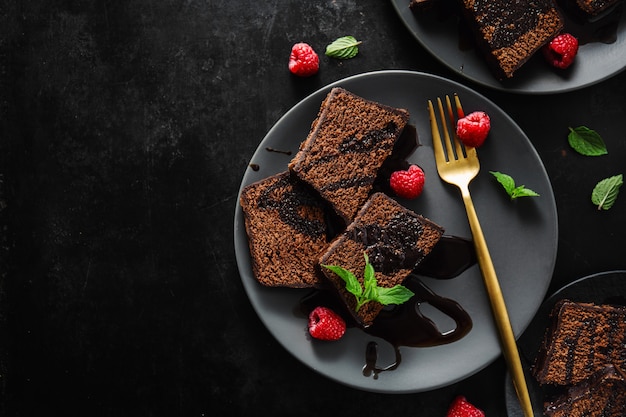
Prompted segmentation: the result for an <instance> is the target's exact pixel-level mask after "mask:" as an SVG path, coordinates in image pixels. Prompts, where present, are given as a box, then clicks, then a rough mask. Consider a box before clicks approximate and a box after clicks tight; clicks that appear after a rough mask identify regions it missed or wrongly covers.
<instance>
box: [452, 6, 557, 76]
mask: <svg viewBox="0 0 626 417" xmlns="http://www.w3.org/2000/svg"><path fill="white" fill-rule="evenodd" d="M458 1H459V3H460V4H461V13H462V16H463V18H464V19H465V21H466V23H467V24H468V26H469V28H470V29H471V31H472V32H473V34H474V37H475V39H476V43H477V46H478V48H479V49H480V50H481V52H482V54H483V55H484V57H485V59H486V61H487V64H488V66H489V67H490V68H491V70H492V71H493V73H494V75H495V76H496V78H498V79H505V78H512V77H513V75H514V74H515V72H516V71H517V70H518V69H519V68H521V67H522V66H523V65H524V64H525V63H526V62H527V61H528V60H529V59H530V58H531V57H532V56H533V55H534V54H535V53H536V52H537V51H538V50H539V49H540V48H541V47H542V46H543V45H545V44H546V43H547V42H549V41H550V40H551V39H552V38H554V37H555V36H557V35H558V34H559V32H561V30H562V29H563V17H562V15H561V13H560V11H559V10H558V8H557V6H556V4H555V2H554V1H553V0H458Z"/></svg>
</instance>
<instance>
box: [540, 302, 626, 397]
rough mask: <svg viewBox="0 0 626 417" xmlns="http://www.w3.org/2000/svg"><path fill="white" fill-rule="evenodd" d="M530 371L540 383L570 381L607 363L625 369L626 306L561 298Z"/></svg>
mask: <svg viewBox="0 0 626 417" xmlns="http://www.w3.org/2000/svg"><path fill="white" fill-rule="evenodd" d="M551 321H552V322H551V326H550V328H549V329H548V330H547V331H546V334H545V337H544V340H543V341H542V344H541V346H540V349H539V352H538V355H537V358H536V362H535V365H534V367H533V374H534V376H535V378H536V379H537V381H538V382H539V384H541V385H561V386H562V385H573V384H578V383H580V382H582V381H584V380H587V379H588V378H590V377H591V376H593V375H594V374H596V373H597V372H598V371H600V370H602V369H604V368H605V367H606V366H607V365H613V366H615V367H616V368H618V369H619V370H620V371H621V372H626V308H624V307H618V306H613V305H608V304H603V305H597V304H593V303H578V302H573V301H570V300H566V299H565V300H560V301H559V302H557V303H556V304H555V306H554V308H553V310H552V312H551Z"/></svg>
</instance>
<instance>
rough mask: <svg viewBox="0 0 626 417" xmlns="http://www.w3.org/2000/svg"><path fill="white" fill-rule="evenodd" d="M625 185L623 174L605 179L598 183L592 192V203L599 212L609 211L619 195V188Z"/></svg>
mask: <svg viewBox="0 0 626 417" xmlns="http://www.w3.org/2000/svg"><path fill="white" fill-rule="evenodd" d="M623 183H624V178H623V176H622V174H619V175H614V176H612V177H609V178H605V179H603V180H602V181H600V182H598V183H597V184H596V186H595V187H594V188H593V191H592V192H591V202H592V203H593V204H595V205H596V206H597V207H598V210H608V209H610V208H611V207H612V206H613V203H615V200H617V194H619V187H621V186H622V184H623Z"/></svg>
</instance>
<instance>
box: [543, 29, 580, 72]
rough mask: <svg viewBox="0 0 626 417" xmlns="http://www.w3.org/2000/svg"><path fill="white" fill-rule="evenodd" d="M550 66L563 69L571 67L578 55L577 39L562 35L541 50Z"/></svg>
mask: <svg viewBox="0 0 626 417" xmlns="http://www.w3.org/2000/svg"><path fill="white" fill-rule="evenodd" d="M541 51H542V52H543V56H544V57H545V58H546V59H547V60H548V62H549V63H550V65H552V66H553V67H556V68H560V69H565V68H567V67H569V66H570V65H572V63H573V62H574V58H575V57H576V54H577V53H578V39H576V38H575V37H574V36H572V35H570V34H569V33H562V34H560V35H559V36H557V37H556V38H554V39H552V40H551V41H550V42H549V43H547V44H546V45H544V46H543V48H541Z"/></svg>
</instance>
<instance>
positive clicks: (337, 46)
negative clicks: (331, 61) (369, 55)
mask: <svg viewBox="0 0 626 417" xmlns="http://www.w3.org/2000/svg"><path fill="white" fill-rule="evenodd" d="M360 44H361V41H357V40H356V39H355V38H354V36H343V37H341V38H337V39H335V40H334V41H333V42H332V43H331V44H330V45H328V46H327V47H326V56H329V57H331V58H338V59H349V58H354V57H355V56H356V54H358V53H359V45H360Z"/></svg>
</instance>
